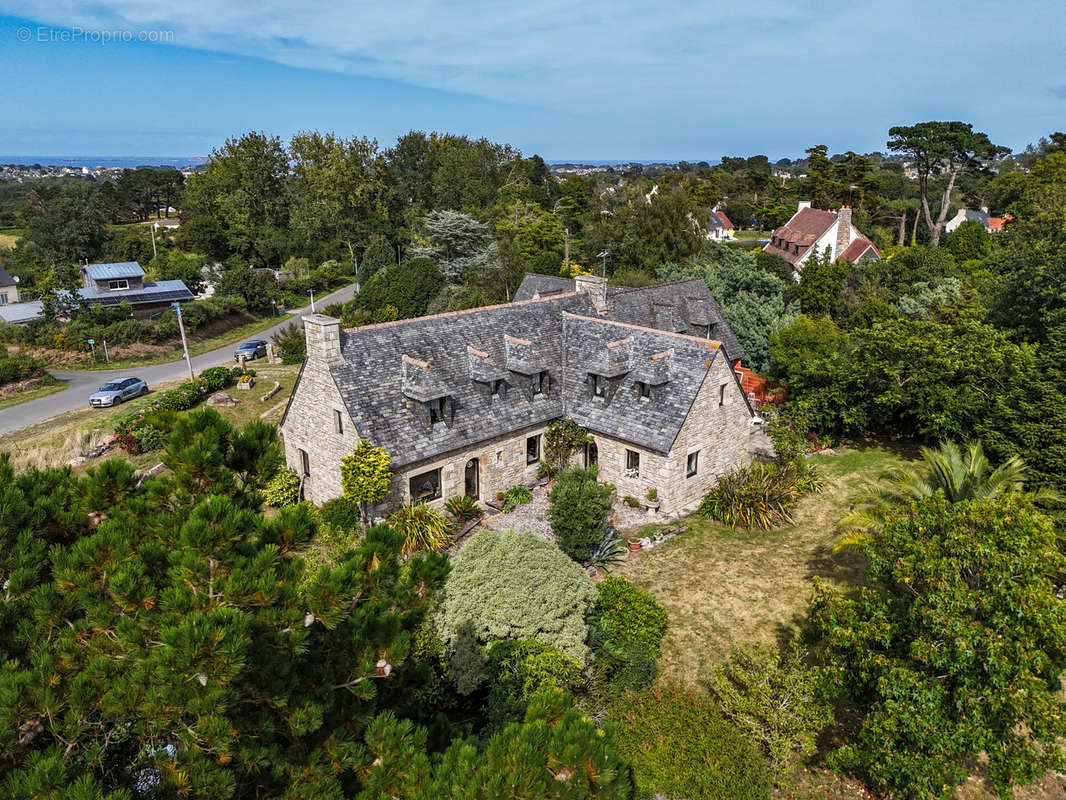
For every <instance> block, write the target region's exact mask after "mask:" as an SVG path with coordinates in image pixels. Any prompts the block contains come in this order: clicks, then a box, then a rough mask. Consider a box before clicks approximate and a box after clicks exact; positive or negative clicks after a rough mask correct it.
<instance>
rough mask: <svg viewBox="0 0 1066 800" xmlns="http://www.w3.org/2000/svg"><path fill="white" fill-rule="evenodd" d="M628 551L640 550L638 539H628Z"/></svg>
mask: <svg viewBox="0 0 1066 800" xmlns="http://www.w3.org/2000/svg"><path fill="white" fill-rule="evenodd" d="M629 549H630V550H633V551H634V552H635V551H637V550H639V549H640V540H639V539H636V540H634V539H630V541H629Z"/></svg>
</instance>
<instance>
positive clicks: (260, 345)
mask: <svg viewBox="0 0 1066 800" xmlns="http://www.w3.org/2000/svg"><path fill="white" fill-rule="evenodd" d="M266 354H267V343H266V342H265V341H264V340H262V339H255V340H253V341H251V342H245V343H244V344H242V345H241V346H240V347H238V348H237V349H236V350H234V351H233V360H234V361H240V360H241V356H244V360H245V361H252V360H254V359H257V358H263V357H264V356H265V355H266Z"/></svg>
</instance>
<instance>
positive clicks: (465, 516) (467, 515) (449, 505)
mask: <svg viewBox="0 0 1066 800" xmlns="http://www.w3.org/2000/svg"><path fill="white" fill-rule="evenodd" d="M444 507H445V508H446V509H447V510H448V513H449V514H451V515H452V516H453V517H455V518H456V519H459V520H462V521H463V522H466V521H467V520H471V519H473V518H474V517H476V516H478V515H479V514H481V508H480V506H478V504H477V501H476V500H475V499H474V498H473V497H470V496H469V495H465V494H461V495H458V496H457V497H450V498H448V502H446V503H445V504H444Z"/></svg>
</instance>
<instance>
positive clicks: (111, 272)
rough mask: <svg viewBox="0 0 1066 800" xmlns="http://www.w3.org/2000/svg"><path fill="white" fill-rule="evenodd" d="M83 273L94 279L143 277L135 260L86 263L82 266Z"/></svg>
mask: <svg viewBox="0 0 1066 800" xmlns="http://www.w3.org/2000/svg"><path fill="white" fill-rule="evenodd" d="M82 269H83V270H85V274H86V275H88V276H89V277H90V278H91V279H92V280H94V281H106V280H114V279H115V278H143V277H144V270H143V269H141V265H140V264H138V263H137V262H136V261H118V262H115V263H112V264H88V265H87V266H84V267H82Z"/></svg>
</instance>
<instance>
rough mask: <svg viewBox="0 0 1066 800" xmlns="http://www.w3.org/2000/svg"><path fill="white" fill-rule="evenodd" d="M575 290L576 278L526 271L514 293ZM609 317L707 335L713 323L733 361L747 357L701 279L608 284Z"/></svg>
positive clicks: (521, 297) (529, 295) (526, 296)
mask: <svg viewBox="0 0 1066 800" xmlns="http://www.w3.org/2000/svg"><path fill="white" fill-rule="evenodd" d="M572 291H574V281H573V280H572V279H570V278H557V277H554V276H551V275H533V274H529V273H527V274H526V276H525V277H524V278H523V279H522V283H521V284H520V285H519V287H518V291H516V292H515V296H514V300H515V302H521V301H526V300H532V299H533V296H534V295H537V294H539V296H540V297H550V296H551V295H552V294H553V293H561V292H572ZM604 316H605V317H606V318H607V319H613V320H616V321H618V322H628V323H631V324H633V325H641V326H643V327H646V328H657V329H659V330H668V331H670V332H672V333H690V334H693V335H706V331H705V330H703V329H702V326H706V325H712V326H713V327H712V329H711V332H710V335H711V337H712V338H714V339H717V340H718V341H720V342H722V344H723V345H725V351H726V355H727V357H728V358H729V360H730V361H736V360H737V359H739V358H743V357H744V348H742V347H741V346H740V342H739V341H737V337H736V334H734V333H733V330H732V329H731V328H730V327H729V323H728V322H726V320H725V315H724V314H722V309H721V307H720V306H719V305H718V301H717V300H715V298H714V295H712V294H711V290H710V289H708V288H707V284H706V283H705V282H704V281H703V280H702V279H701V278H689V279H686V280H682V281H673V282H671V283H659V284H655V285H653V286H641V287H629V286H612V285H609V284H608V286H607V312H606V314H605V315H604Z"/></svg>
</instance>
